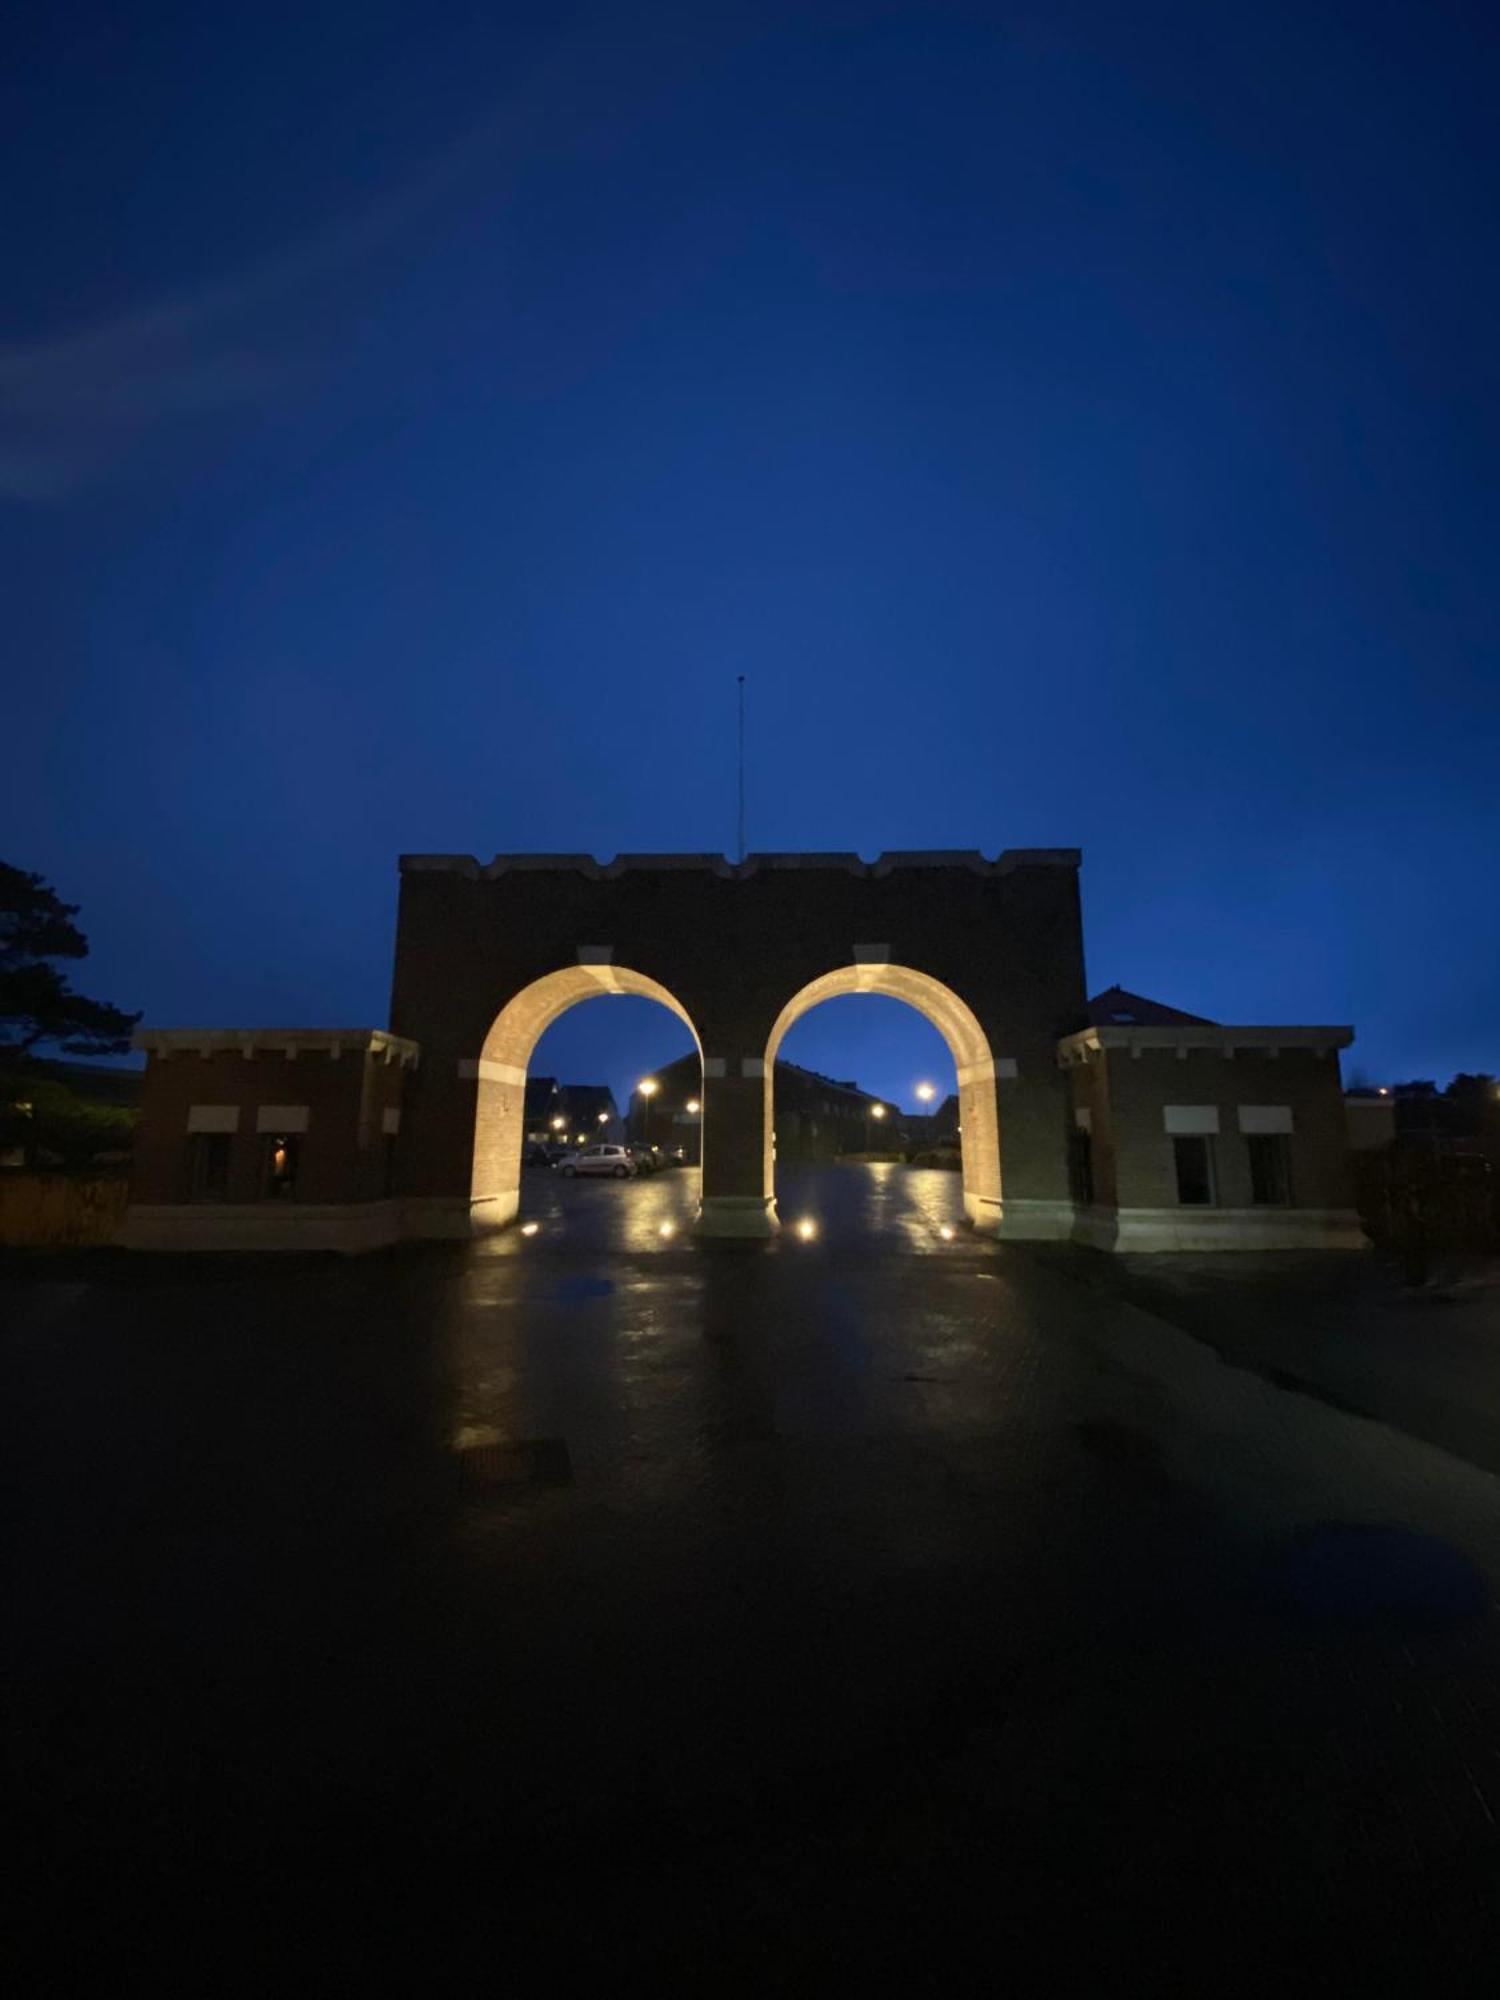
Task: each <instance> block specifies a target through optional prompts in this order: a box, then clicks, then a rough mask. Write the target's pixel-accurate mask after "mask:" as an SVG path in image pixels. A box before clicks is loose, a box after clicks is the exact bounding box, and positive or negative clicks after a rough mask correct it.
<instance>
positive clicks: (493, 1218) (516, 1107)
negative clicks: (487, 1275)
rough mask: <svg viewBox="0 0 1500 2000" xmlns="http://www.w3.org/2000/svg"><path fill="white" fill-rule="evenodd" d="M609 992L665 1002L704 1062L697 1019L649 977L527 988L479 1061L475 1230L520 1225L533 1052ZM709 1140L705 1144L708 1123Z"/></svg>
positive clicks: (583, 971)
mask: <svg viewBox="0 0 1500 2000" xmlns="http://www.w3.org/2000/svg"><path fill="white" fill-rule="evenodd" d="M605 993H631V994H635V995H637V996H638V997H640V998H642V999H646V1000H656V1001H659V1002H660V1003H661V1005H662V1006H663V1007H666V1008H668V1009H670V1011H671V1012H672V1013H674V1014H675V1015H676V1016H677V1018H678V1019H679V1020H680V1021H681V1022H683V1024H684V1025H685V1026H686V1028H687V1031H688V1033H689V1034H690V1035H691V1036H692V1038H693V1043H694V1046H695V1047H696V1048H697V1050H698V1054H699V1058H700V1060H701V1058H702V1055H703V1045H702V1043H701V1041H700V1040H699V1036H698V1030H697V1027H696V1026H695V1025H694V1022H693V1019H692V1016H691V1015H690V1014H689V1013H688V1011H687V1009H686V1007H684V1006H683V1004H682V1002H681V1001H680V1000H679V999H678V998H677V996H676V995H675V994H674V993H671V992H669V991H668V990H667V988H666V987H665V986H663V985H662V984H661V982H660V981H659V980H656V979H652V978H650V977H649V975H648V974H646V973H644V972H634V971H632V970H631V969H630V968H629V967H628V966H623V965H567V966H563V967H561V968H560V969H559V970H558V971H556V972H548V973H544V974H543V975H542V977H541V978H540V979H533V980H532V981H531V983H530V985H529V986H523V987H522V989H521V991H520V992H519V993H516V994H514V995H512V997H511V998H510V999H509V1000H507V1001H506V1003H505V1005H504V1006H503V1007H502V1008H501V1009H500V1012H499V1013H498V1014H497V1015H496V1016H495V1018H494V1020H493V1021H492V1022H491V1024H490V1028H489V1032H488V1034H486V1036H485V1038H484V1046H483V1048H482V1049H481V1051H480V1053H479V1056H478V1058H477V1060H475V1062H474V1068H473V1074H474V1076H475V1078H476V1084H477V1088H476V1092H475V1097H476V1103H475V1111H474V1158H473V1169H472V1178H471V1183H470V1215H471V1219H472V1222H473V1224H474V1226H475V1227H476V1228H481V1229H497V1228H500V1227H502V1226H503V1225H504V1224H505V1223H507V1222H513V1221H514V1220H515V1217H516V1211H517V1209H518V1208H519V1206H520V1198H521V1136H522V1127H523V1123H524V1113H525V1105H526V1073H527V1070H528V1068H529V1067H530V1064H531V1055H532V1051H533V1050H534V1049H535V1047H536V1045H537V1043H538V1042H539V1041H540V1039H541V1037H542V1035H543V1034H544V1033H545V1031H546V1030H547V1029H548V1028H550V1027H551V1025H552V1023H553V1022H554V1021H556V1020H558V1019H559V1018H560V1017H561V1016H562V1015H563V1014H566V1013H567V1011H568V1009H569V1008H570V1007H576V1006H577V1005H578V1003H579V1001H580V1000H595V999H597V998H598V997H599V996H600V995H601V994H605ZM465 1067H467V1065H465ZM702 1138H703V1144H704V1145H705V1146H706V1144H707V1139H708V1133H707V1120H706V1118H705V1125H704V1131H703V1135H702Z"/></svg>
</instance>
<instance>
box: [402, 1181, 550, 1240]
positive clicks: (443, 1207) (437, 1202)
mask: <svg viewBox="0 0 1500 2000" xmlns="http://www.w3.org/2000/svg"><path fill="white" fill-rule="evenodd" d="M520 1206H521V1191H520V1189H519V1188H512V1189H511V1190H510V1192H509V1193H508V1194H492V1195H474V1196H472V1197H470V1196H468V1195H420V1196H416V1195H408V1196H407V1198H406V1199H405V1200H404V1201H403V1202H402V1203H401V1221H402V1234H403V1235H404V1236H410V1237H416V1238H418V1239H432V1240H437V1241H460V1240H462V1239H463V1238H464V1237H468V1236H480V1235H483V1234H484V1233H485V1232H486V1231H487V1230H491V1229H504V1228H505V1226H506V1225H507V1223H511V1222H514V1221H515V1219H516V1215H517V1212H518V1211H519V1209H520Z"/></svg>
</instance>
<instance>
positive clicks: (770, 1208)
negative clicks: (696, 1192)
mask: <svg viewBox="0 0 1500 2000" xmlns="http://www.w3.org/2000/svg"><path fill="white" fill-rule="evenodd" d="M779 1227H780V1224H779V1222H778V1221H777V1218H776V1198H775V1196H774V1195H769V1194H765V1195H761V1194H706V1195H705V1196H704V1197H703V1202H702V1206H701V1207H700V1208H699V1210H698V1219H697V1221H696V1222H695V1223H694V1224H693V1234H694V1235H695V1236H720V1237H739V1238H740V1239H742V1240H744V1239H747V1238H754V1237H761V1238H764V1237H767V1236H774V1235H775V1234H776V1231H777V1229H778V1228H779Z"/></svg>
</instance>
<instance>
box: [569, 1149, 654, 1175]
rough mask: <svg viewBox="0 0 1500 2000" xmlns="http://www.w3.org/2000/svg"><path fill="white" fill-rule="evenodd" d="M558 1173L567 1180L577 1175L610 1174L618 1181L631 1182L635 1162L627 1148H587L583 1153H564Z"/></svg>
mask: <svg viewBox="0 0 1500 2000" xmlns="http://www.w3.org/2000/svg"><path fill="white" fill-rule="evenodd" d="M557 1171H558V1172H559V1173H560V1174H562V1175H563V1176H564V1178H565V1179H567V1180H572V1179H573V1177H574V1175H575V1174H609V1175H611V1176H612V1177H613V1178H614V1179H615V1180H617V1181H624V1180H629V1179H630V1177H631V1175H632V1174H634V1172H635V1161H634V1160H633V1159H632V1158H631V1157H630V1151H629V1148H628V1147H625V1146H585V1147H584V1148H583V1149H582V1151H581V1152H577V1153H564V1154H563V1156H562V1158H561V1159H560V1160H559V1161H558V1163H557Z"/></svg>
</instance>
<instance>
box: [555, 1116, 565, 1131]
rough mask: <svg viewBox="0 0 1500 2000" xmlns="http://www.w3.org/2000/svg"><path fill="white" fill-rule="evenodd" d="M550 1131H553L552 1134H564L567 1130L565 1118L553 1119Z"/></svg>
mask: <svg viewBox="0 0 1500 2000" xmlns="http://www.w3.org/2000/svg"><path fill="white" fill-rule="evenodd" d="M552 1129H553V1131H554V1132H566V1131H567V1129H568V1121H567V1119H566V1118H554V1119H553V1121H552Z"/></svg>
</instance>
